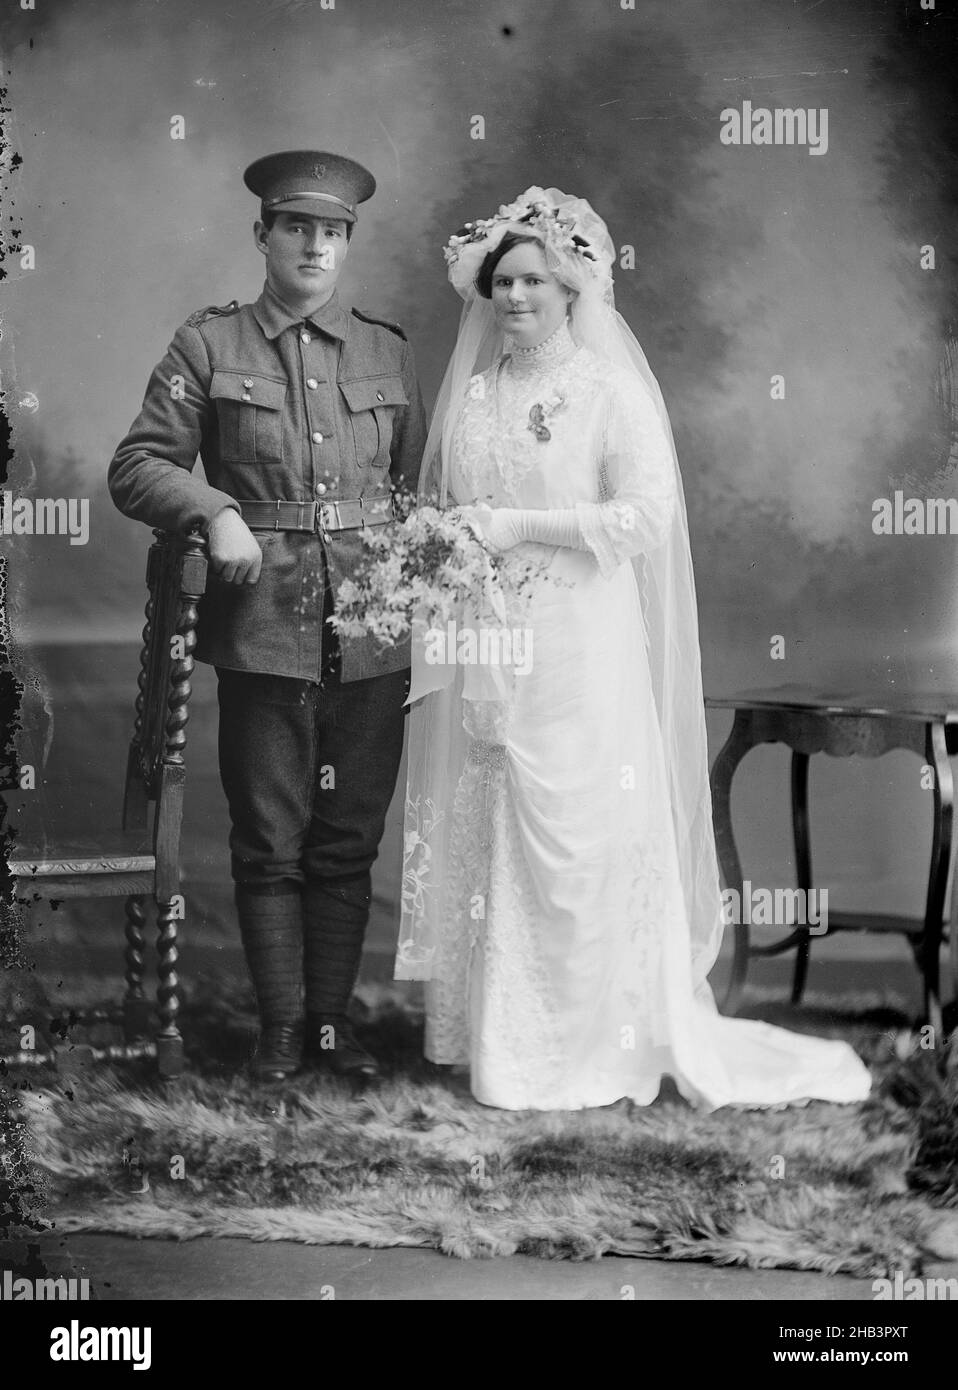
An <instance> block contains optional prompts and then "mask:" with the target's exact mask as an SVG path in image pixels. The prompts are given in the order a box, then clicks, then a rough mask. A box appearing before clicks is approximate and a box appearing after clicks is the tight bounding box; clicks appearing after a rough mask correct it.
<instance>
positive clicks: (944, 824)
mask: <svg viewBox="0 0 958 1390" xmlns="http://www.w3.org/2000/svg"><path fill="white" fill-rule="evenodd" d="M925 756H926V757H927V759H928V761H929V762H930V763H931V764H932V765H933V767H934V769H935V792H934V795H935V801H934V826H933V830H932V839H931V863H930V865H929V869H928V897H927V900H926V904H925V930H924V934H923V936H922V941H921V951H920V960H921V972H922V978H923V980H924V991H925V1018H926V1019H927V1020H928V1022H929V1023H930V1024H931V1026H932V1027H933V1028H934V1030H935V1034H936V1037H937V1038H940V1037H941V1036H942V1033H943V1020H942V1010H941V985H940V981H939V975H940V968H939V957H940V953H941V929H942V921H943V918H944V913H945V893H946V889H947V885H948V870H949V867H950V865H951V829H952V820H953V816H954V779H953V777H952V772H951V762H950V760H949V757H948V749H947V745H946V741H945V730H944V726H943V725H942V724H930V725H929V726H928V734H927V742H926V746H925Z"/></svg>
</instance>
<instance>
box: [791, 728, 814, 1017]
mask: <svg viewBox="0 0 958 1390" xmlns="http://www.w3.org/2000/svg"><path fill="white" fill-rule="evenodd" d="M808 761H809V758H808V754H807V753H796V752H795V751H794V750H793V752H792V837H793V839H794V841H795V870H796V875H797V878H798V886H799V888H800V889H802V891H803V894H804V897H805V902H806V903H807V902H808V894H809V892H810V890H811V887H812V846H811V836H810V834H809V825H808ZM811 944H812V938H811V936H810V934H809V933H808V932H807V931H805V932H803V934H802V936H801V937H800V939H799V942H798V945H797V946H796V948H795V970H794V973H793V975H792V1003H793V1004H800V1003H801V1002H802V995H803V994H804V993H805V981H806V979H807V978H808V957H809V952H810V950H811Z"/></svg>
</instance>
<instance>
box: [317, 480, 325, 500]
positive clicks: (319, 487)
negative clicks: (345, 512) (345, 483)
mask: <svg viewBox="0 0 958 1390" xmlns="http://www.w3.org/2000/svg"><path fill="white" fill-rule="evenodd" d="M316 491H317V492H318V493H319V495H320V497H322V495H323V493H324V492H325V491H326V484H325V483H317V484H316Z"/></svg>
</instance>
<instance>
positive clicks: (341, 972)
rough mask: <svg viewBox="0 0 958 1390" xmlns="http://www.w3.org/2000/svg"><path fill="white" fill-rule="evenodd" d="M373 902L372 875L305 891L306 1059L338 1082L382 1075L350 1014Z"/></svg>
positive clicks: (312, 884) (314, 884) (316, 883)
mask: <svg viewBox="0 0 958 1390" xmlns="http://www.w3.org/2000/svg"><path fill="white" fill-rule="evenodd" d="M369 898H370V891H369V875H368V874H366V875H363V876H361V877H359V878H356V879H348V880H342V881H339V882H324V881H322V880H319V879H308V880H307V882H306V886H305V888H304V890H303V929H304V937H305V972H306V1055H307V1057H308V1058H309V1060H310V1061H311V1062H313V1063H315V1064H316V1065H317V1066H319V1067H321V1068H323V1069H324V1070H329V1071H331V1072H333V1073H335V1074H336V1075H338V1076H351V1077H355V1078H365V1079H367V1080H368V1079H369V1078H371V1077H374V1076H376V1075H378V1073H379V1065H378V1063H377V1062H376V1059H375V1058H374V1057H373V1056H371V1054H370V1053H368V1052H367V1051H366V1049H365V1048H364V1047H362V1046H361V1045H360V1043H359V1042H358V1041H357V1039H356V1036H355V1034H354V1033H353V1030H352V1025H351V1024H350V1022H349V1018H348V1013H349V1001H350V998H351V996H352V992H353V987H354V986H355V983H356V977H357V975H358V974H359V963H360V960H361V958H362V953H363V937H364V935H365V932H366V923H367V921H368V920H369ZM324 1030H329V1031H324ZM330 1044H332V1045H330Z"/></svg>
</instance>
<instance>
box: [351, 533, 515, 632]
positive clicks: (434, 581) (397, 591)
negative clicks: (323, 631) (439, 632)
mask: <svg viewBox="0 0 958 1390" xmlns="http://www.w3.org/2000/svg"><path fill="white" fill-rule="evenodd" d="M363 541H364V542H365V544H366V546H367V547H368V554H367V555H365V556H364V557H363V563H362V564H361V565H360V566H359V567H358V568H357V570H356V572H355V574H354V576H353V578H352V579H344V580H343V582H342V584H340V586H339V592H338V594H337V596H336V613H335V614H334V615H333V616H332V617H331V618H330V619H329V620H328V621H329V622H330V624H331V625H332V627H333V628H334V629H335V630H336V632H337V633H338V634H339V635H340V636H341V637H364V636H366V635H367V634H371V635H372V636H374V637H376V638H378V639H379V641H380V642H381V643H382V644H383V645H384V646H389V647H391V646H394V645H395V644H396V643H397V642H399V641H401V640H402V639H403V638H405V637H407V636H408V635H409V634H410V632H411V631H412V623H413V619H414V618H416V619H422V620H424V621H425V623H426V625H427V626H429V627H439V626H442V625H444V624H445V623H446V622H448V621H450V620H452V619H453V618H454V616H455V614H457V613H458V612H460V611H461V610H462V608H463V607H464V606H465V605H467V604H469V605H470V606H471V607H472V608H473V609H474V610H475V609H485V608H488V609H489V610H490V611H491V612H496V611H498V612H499V613H502V611H503V610H502V598H503V594H504V591H505V590H506V589H508V592H509V593H510V594H513V593H516V592H518V591H521V590H522V589H523V588H524V586H525V582H526V580H527V578H528V577H529V576H530V573H531V571H532V569H534V568H536V567H535V566H528V565H526V566H524V567H523V568H522V570H521V572H517V570H516V566H515V565H514V564H508V565H507V563H506V556H504V555H502V554H495V553H492V552H490V551H489V550H488V549H487V548H486V546H484V545H483V543H482V541H481V540H480V539H479V537H478V536H477V534H476V532H475V531H474V530H473V528H472V527H471V526H470V525H469V523H468V521H467V520H466V519H465V518H464V517H463V516H462V515H461V513H460V512H459V511H458V510H450V511H439V510H438V509H437V508H436V507H418V508H416V509H415V510H412V511H410V512H409V513H408V515H407V516H406V517H405V519H404V520H403V521H401V522H400V523H399V524H398V525H393V526H386V527H383V528H382V529H377V530H375V531H367V532H364V534H363ZM507 570H508V580H506V571H507Z"/></svg>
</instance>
